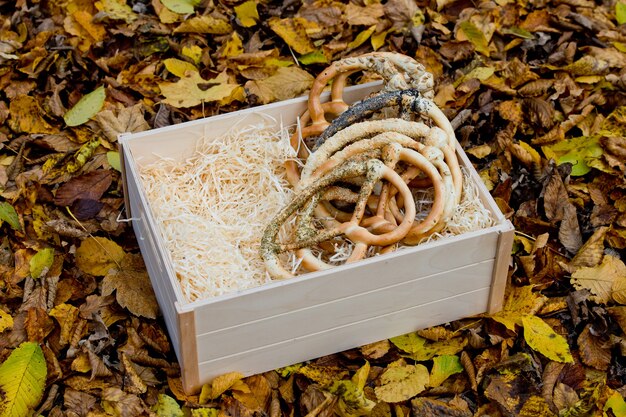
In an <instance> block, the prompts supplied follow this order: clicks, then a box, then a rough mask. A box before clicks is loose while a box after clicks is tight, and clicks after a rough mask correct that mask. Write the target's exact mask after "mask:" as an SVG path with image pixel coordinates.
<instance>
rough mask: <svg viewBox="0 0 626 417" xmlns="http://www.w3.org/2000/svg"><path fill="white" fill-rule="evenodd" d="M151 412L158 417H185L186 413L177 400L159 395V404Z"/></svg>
mask: <svg viewBox="0 0 626 417" xmlns="http://www.w3.org/2000/svg"><path fill="white" fill-rule="evenodd" d="M150 410H152V411H153V412H154V413H155V414H156V415H157V416H158V417H184V416H185V413H183V410H182V409H181V408H180V405H178V403H177V402H176V400H175V399H173V398H172V397H170V396H169V395H166V394H159V395H158V397H157V402H156V404H154V405H153V406H152V407H151V408H150Z"/></svg>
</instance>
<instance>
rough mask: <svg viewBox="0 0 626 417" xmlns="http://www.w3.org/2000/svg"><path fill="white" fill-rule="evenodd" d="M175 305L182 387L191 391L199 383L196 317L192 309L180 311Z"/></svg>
mask: <svg viewBox="0 0 626 417" xmlns="http://www.w3.org/2000/svg"><path fill="white" fill-rule="evenodd" d="M176 307H177V317H178V328H179V329H180V343H179V352H180V355H178V358H179V362H180V370H181V375H182V379H183V389H184V390H185V391H187V392H191V391H192V390H193V389H194V387H197V386H198V385H199V384H200V373H199V367H198V350H197V343H196V337H195V336H196V319H195V317H196V316H195V314H194V312H193V311H182V310H180V309H178V305H177V306H176Z"/></svg>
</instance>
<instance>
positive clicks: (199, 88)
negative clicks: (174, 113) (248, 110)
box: [159, 72, 239, 107]
mask: <svg viewBox="0 0 626 417" xmlns="http://www.w3.org/2000/svg"><path fill="white" fill-rule="evenodd" d="M237 87H239V85H238V84H230V83H229V82H228V75H226V72H222V73H221V74H219V75H218V76H217V77H215V78H213V79H211V80H205V79H203V78H202V77H201V76H200V74H199V73H197V72H188V73H186V74H185V75H184V76H183V77H181V79H180V80H178V81H177V82H175V83H160V84H159V88H160V89H161V93H162V94H163V95H164V96H165V100H163V103H166V104H171V105H172V106H174V107H193V106H197V105H198V104H200V103H202V102H209V101H219V100H221V99H223V98H226V97H228V96H230V95H231V94H232V92H233V90H234V89H236V88H237Z"/></svg>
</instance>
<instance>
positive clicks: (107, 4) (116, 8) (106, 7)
mask: <svg viewBox="0 0 626 417" xmlns="http://www.w3.org/2000/svg"><path fill="white" fill-rule="evenodd" d="M95 6H96V8H97V9H98V10H100V11H101V12H102V13H104V14H105V15H106V16H107V17H109V18H110V19H113V20H123V21H125V22H126V23H131V22H133V21H135V20H137V14H136V13H135V12H133V9H131V8H130V6H129V5H128V4H126V0H100V1H97V2H96V3H95Z"/></svg>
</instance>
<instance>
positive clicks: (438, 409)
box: [411, 397, 472, 417]
mask: <svg viewBox="0 0 626 417" xmlns="http://www.w3.org/2000/svg"><path fill="white" fill-rule="evenodd" d="M411 411H412V412H413V414H412V415H414V416H450V417H452V416H454V417H472V412H471V411H470V410H469V408H467V403H465V407H464V408H460V407H458V406H453V405H451V404H446V403H445V402H443V401H439V400H435V399H431V398H428V397H420V398H415V399H413V400H411Z"/></svg>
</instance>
